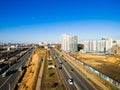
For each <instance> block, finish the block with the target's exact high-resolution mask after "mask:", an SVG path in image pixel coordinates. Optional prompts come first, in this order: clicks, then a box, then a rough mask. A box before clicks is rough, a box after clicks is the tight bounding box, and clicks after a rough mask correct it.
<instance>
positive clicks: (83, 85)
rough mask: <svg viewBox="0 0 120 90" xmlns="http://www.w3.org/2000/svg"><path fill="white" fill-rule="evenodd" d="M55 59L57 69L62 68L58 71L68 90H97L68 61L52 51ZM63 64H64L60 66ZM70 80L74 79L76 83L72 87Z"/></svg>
mask: <svg viewBox="0 0 120 90" xmlns="http://www.w3.org/2000/svg"><path fill="white" fill-rule="evenodd" d="M51 52H52V53H53V56H54V57H57V58H55V62H56V64H57V67H60V66H61V67H62V69H58V71H59V73H60V76H61V79H62V80H63V83H64V85H65V87H66V89H67V90H95V88H94V87H93V86H92V85H91V84H90V83H89V82H88V80H86V79H85V77H83V76H82V75H80V74H79V73H78V72H77V71H76V70H75V69H74V67H73V66H71V65H70V64H69V63H68V62H67V60H65V59H64V58H63V57H62V56H60V55H59V54H58V53H57V52H56V51H55V50H54V49H51ZM60 62H62V64H60ZM69 78H73V80H74V83H73V84H72V85H70V83H69V82H68V79H69Z"/></svg>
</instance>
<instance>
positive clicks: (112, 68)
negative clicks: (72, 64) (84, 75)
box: [70, 53, 120, 82]
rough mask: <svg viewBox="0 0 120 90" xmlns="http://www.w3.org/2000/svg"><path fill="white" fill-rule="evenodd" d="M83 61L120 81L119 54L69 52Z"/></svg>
mask: <svg viewBox="0 0 120 90" xmlns="http://www.w3.org/2000/svg"><path fill="white" fill-rule="evenodd" d="M70 55H71V56H74V57H76V58H78V59H79V60H81V61H83V62H84V63H86V64H88V65H90V66H92V67H94V68H95V69H97V70H98V71H101V72H102V73H104V74H106V75H108V76H109V77H111V78H113V79H114V80H116V81H119V82H120V77H119V76H118V75H120V56H116V55H94V54H82V53H71V54H70Z"/></svg>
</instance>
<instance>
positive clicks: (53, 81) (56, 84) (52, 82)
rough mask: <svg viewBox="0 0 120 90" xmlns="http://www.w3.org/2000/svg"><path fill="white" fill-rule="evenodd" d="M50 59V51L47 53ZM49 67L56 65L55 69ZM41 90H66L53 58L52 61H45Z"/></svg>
mask: <svg viewBox="0 0 120 90" xmlns="http://www.w3.org/2000/svg"><path fill="white" fill-rule="evenodd" d="M48 57H51V53H50V51H48V53H47V58H48ZM49 65H54V66H55V68H48V66H49ZM41 90H66V89H65V86H64V85H63V83H62V81H61V79H60V76H59V74H58V71H57V69H56V65H55V62H54V60H53V58H52V60H48V59H46V61H45V65H44V72H43V78H42V86H41Z"/></svg>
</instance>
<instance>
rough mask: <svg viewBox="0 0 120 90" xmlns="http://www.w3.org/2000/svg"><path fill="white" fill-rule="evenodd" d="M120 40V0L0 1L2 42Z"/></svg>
mask: <svg viewBox="0 0 120 90" xmlns="http://www.w3.org/2000/svg"><path fill="white" fill-rule="evenodd" d="M64 33H68V34H73V35H77V36H78V37H79V40H88V39H99V38H101V37H102V36H110V37H112V38H113V39H120V0H0V42H39V41H60V39H61V34H64Z"/></svg>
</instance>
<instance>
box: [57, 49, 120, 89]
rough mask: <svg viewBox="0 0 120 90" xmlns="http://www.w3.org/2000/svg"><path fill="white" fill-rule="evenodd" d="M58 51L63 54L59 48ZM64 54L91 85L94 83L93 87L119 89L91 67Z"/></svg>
mask: <svg viewBox="0 0 120 90" xmlns="http://www.w3.org/2000/svg"><path fill="white" fill-rule="evenodd" d="M56 51H57V52H58V53H59V54H60V55H61V54H63V53H62V52H60V51H58V50H57V49H56ZM63 55H64V58H66V60H67V61H68V63H69V64H70V65H72V66H73V68H74V69H75V70H76V71H77V72H78V73H79V74H81V75H82V76H83V77H84V78H85V79H86V80H88V82H89V83H91V85H93V87H95V88H96V90H119V89H117V88H116V87H115V86H113V85H111V84H110V83H108V82H107V81H105V80H103V79H102V78H100V77H99V76H98V75H96V74H95V73H93V72H92V71H90V70H89V69H87V68H86V67H84V66H83V65H81V64H79V63H78V62H76V61H75V60H72V59H70V58H69V57H68V56H66V55H65V54H63ZM89 63H90V62H89Z"/></svg>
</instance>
